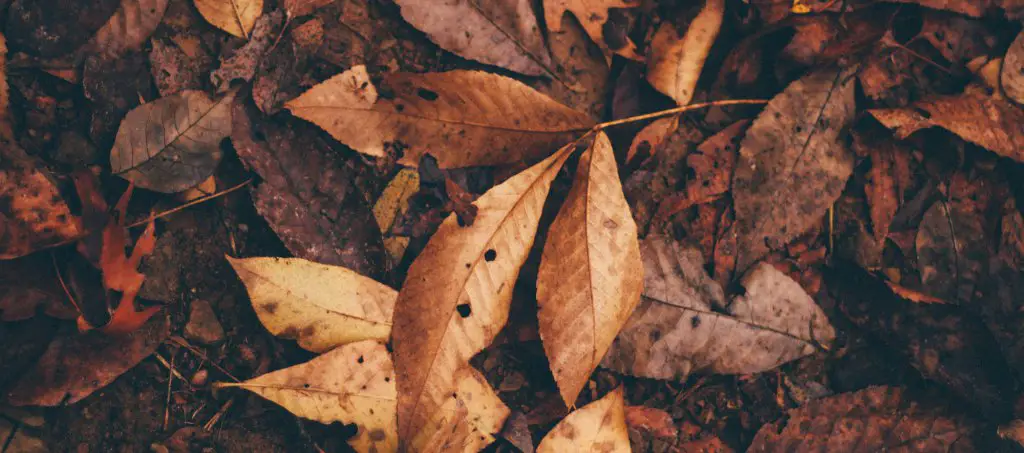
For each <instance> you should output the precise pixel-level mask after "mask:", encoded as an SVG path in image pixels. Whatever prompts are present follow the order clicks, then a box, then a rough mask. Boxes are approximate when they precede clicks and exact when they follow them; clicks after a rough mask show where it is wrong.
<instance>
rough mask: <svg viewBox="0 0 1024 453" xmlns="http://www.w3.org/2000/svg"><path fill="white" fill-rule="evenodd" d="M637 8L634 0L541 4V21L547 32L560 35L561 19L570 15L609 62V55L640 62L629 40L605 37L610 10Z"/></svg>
mask: <svg viewBox="0 0 1024 453" xmlns="http://www.w3.org/2000/svg"><path fill="white" fill-rule="evenodd" d="M639 5H640V3H639V2H637V1H636V0H597V1H593V0H591V1H587V0H544V21H545V22H546V23H547V25H548V30H549V31H550V32H553V33H561V32H562V31H564V29H563V28H562V16H563V15H565V13H567V12H571V13H572V14H573V15H574V16H576V18H577V19H579V21H580V24H581V25H583V29H584V30H586V32H587V34H588V35H590V39H592V40H593V41H594V43H595V44H597V46H598V47H600V48H601V50H602V51H603V52H604V54H605V56H606V58H608V60H609V61H610V57H611V53H612V52H615V53H617V54H619V55H622V56H623V57H626V58H629V59H631V60H640V59H642V58H643V57H641V56H640V55H639V54H637V48H636V44H634V43H633V41H630V40H629V38H628V37H627V38H625V39H624V40H623V39H618V38H611V39H609V38H608V37H606V36H605V30H606V27H607V25H606V22H608V10H609V9H612V8H633V7H636V6H639Z"/></svg>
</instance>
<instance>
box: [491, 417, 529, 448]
mask: <svg viewBox="0 0 1024 453" xmlns="http://www.w3.org/2000/svg"><path fill="white" fill-rule="evenodd" d="M529 424H530V421H529V419H528V418H527V417H526V414H524V413H522V412H519V411H512V413H511V414H510V415H509V416H508V418H507V419H506V420H505V426H503V427H502V428H501V433H500V434H499V435H500V436H501V438H502V439H505V440H506V441H508V443H510V444H512V446H513V447H516V448H517V449H519V451H520V452H522V453H534V451H535V450H536V449H535V448H534V446H533V436H531V435H530V426H529Z"/></svg>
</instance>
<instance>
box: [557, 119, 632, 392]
mask: <svg viewBox="0 0 1024 453" xmlns="http://www.w3.org/2000/svg"><path fill="white" fill-rule="evenodd" d="M641 290H643V263H642V262H641V261H640V245H639V242H638V240H637V230H636V223H634V222H633V216H632V214H631V213H630V211H629V205H628V204H627V203H626V197H625V196H624V195H623V194H622V185H621V184H620V183H619V172H618V168H616V166H615V154H614V153H613V152H612V144H611V142H610V141H608V137H607V136H606V135H605V134H604V133H603V132H601V133H598V135H597V138H596V139H595V140H594V144H593V145H592V146H591V147H590V148H588V149H587V150H586V151H585V152H584V153H583V154H582V156H581V157H580V162H579V167H578V168H577V170H576V177H575V180H574V181H573V185H572V189H571V190H570V191H569V195H568V196H567V197H566V199H565V203H564V204H563V205H562V208H561V210H560V211H559V212H558V216H557V217H556V218H555V221H554V223H552V224H551V230H550V232H549V233H548V238H547V242H546V243H545V244H544V254H543V256H542V258H541V262H540V270H539V271H538V275H537V306H538V310H539V311H538V314H537V321H538V322H539V332H540V337H541V339H542V340H543V342H544V351H545V352H546V353H547V356H548V362H549V363H550V364H551V372H552V373H553V374H554V376H555V382H556V383H557V384H558V388H559V391H560V392H561V394H562V400H563V401H565V405H566V406H568V407H572V405H573V404H574V403H575V402H576V397H577V395H579V393H580V390H582V389H583V386H584V385H586V383H587V380H588V379H589V378H590V373H591V372H593V371H594V368H597V365H598V364H599V363H600V362H601V358H602V357H604V354H605V352H607V351H608V347H609V346H611V344H612V340H614V339H615V336H616V335H617V334H618V333H619V329H620V328H622V325H623V324H625V323H626V320H627V319H629V315H630V313H632V312H633V308H635V307H636V304H637V303H639V302H640V292H641Z"/></svg>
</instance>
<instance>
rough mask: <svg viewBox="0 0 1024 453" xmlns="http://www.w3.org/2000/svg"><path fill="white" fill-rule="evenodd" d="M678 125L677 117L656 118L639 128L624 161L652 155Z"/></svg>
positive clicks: (630, 161)
mask: <svg viewBox="0 0 1024 453" xmlns="http://www.w3.org/2000/svg"><path fill="white" fill-rule="evenodd" d="M678 127H679V117H677V116H669V117H665V118H658V119H656V120H654V121H652V122H651V124H648V125H647V126H645V127H644V128H643V129H641V130H640V132H638V133H637V134H636V136H635V137H633V142H632V143H631V144H630V145H629V151H627V152H626V163H627V164H634V163H636V162H634V160H635V159H638V158H639V159H643V160H647V159H648V158H651V157H653V156H654V154H655V153H656V152H657V150H658V149H659V148H660V145H661V144H662V143H663V142H664V141H665V140H667V139H668V138H669V137H671V136H672V134H673V133H674V132H675V131H676V129H677V128H678Z"/></svg>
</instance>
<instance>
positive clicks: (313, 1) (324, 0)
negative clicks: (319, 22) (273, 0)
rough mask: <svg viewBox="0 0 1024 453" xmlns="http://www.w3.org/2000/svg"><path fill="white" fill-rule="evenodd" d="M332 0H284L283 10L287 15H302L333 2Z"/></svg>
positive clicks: (311, 12)
mask: <svg viewBox="0 0 1024 453" xmlns="http://www.w3.org/2000/svg"><path fill="white" fill-rule="evenodd" d="M333 2H334V0H284V2H283V7H284V10H285V11H287V12H288V17H302V16H308V15H310V14H313V12H314V11H316V10H317V9H319V8H321V7H324V6H327V5H329V4H331V3H333Z"/></svg>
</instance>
